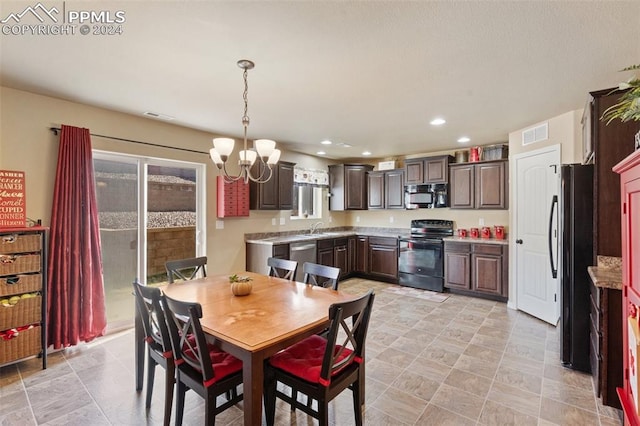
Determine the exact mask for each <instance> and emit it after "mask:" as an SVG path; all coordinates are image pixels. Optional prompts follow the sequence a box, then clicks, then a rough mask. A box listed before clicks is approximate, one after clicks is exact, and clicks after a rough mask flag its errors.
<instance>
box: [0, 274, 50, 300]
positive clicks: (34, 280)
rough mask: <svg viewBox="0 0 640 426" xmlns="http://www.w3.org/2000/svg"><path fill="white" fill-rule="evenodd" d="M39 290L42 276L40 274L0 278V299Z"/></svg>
mask: <svg viewBox="0 0 640 426" xmlns="http://www.w3.org/2000/svg"><path fill="white" fill-rule="evenodd" d="M41 289H42V276H41V275H40V274H32V275H11V276H8V277H0V297H2V296H7V295H13V294H20V293H30V292H32V291H39V290H41Z"/></svg>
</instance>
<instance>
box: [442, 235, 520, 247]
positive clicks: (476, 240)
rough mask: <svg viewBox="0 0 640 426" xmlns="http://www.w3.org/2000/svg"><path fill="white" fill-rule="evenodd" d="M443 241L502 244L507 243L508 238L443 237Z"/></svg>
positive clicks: (505, 244) (506, 244)
mask: <svg viewBox="0 0 640 426" xmlns="http://www.w3.org/2000/svg"><path fill="white" fill-rule="evenodd" d="M443 240H444V241H449V242H452V243H473V244H499V245H503V246H508V245H509V240H498V239H495V238H471V237H455V236H454V237H444V238H443Z"/></svg>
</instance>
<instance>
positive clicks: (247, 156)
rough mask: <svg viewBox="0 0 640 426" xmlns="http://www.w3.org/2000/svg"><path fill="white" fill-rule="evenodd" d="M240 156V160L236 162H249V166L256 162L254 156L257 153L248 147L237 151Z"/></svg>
mask: <svg viewBox="0 0 640 426" xmlns="http://www.w3.org/2000/svg"><path fill="white" fill-rule="evenodd" d="M238 154H239V156H240V161H239V162H238V164H240V165H242V164H249V165H250V166H252V165H253V163H255V162H256V158H257V156H258V153H257V152H255V151H252V150H250V149H247V150H244V149H243V150H242V151H240V152H239V153H238Z"/></svg>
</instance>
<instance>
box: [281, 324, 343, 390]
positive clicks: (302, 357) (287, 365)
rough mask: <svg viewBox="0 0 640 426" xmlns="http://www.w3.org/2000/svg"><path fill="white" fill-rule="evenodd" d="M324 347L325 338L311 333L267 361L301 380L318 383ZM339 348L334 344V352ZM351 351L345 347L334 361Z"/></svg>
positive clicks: (339, 359) (325, 343)
mask: <svg viewBox="0 0 640 426" xmlns="http://www.w3.org/2000/svg"><path fill="white" fill-rule="evenodd" d="M326 347H327V339H325V338H323V337H320V336H318V335H313V336H310V337H307V338H306V339H304V340H302V341H301V342H298V343H296V344H294V345H292V346H289V347H288V348H287V349H285V350H283V351H280V352H278V353H277V354H275V355H273V356H272V357H271V358H270V359H269V363H270V364H271V365H272V366H274V367H276V368H279V369H281V370H283V371H286V372H287V373H289V374H292V375H294V376H296V377H299V378H301V379H303V380H306V381H308V382H311V383H319V379H320V370H322V359H323V358H324V352H325V350H326ZM340 348H341V346H337V345H336V347H335V352H334V353H336V352H338V351H339V350H340ZM352 352H353V351H352V350H351V349H349V348H345V349H344V351H343V352H342V353H341V354H340V356H339V357H338V359H337V360H336V362H338V361H341V360H343V359H344V358H347V357H348V356H349V355H350V354H351V353H352ZM347 365H349V364H347ZM347 365H345V366H344V367H342V368H341V369H340V370H338V371H336V372H334V373H333V375H334V376H335V375H336V374H338V373H339V372H340V371H341V370H343V369H344V368H345V367H347Z"/></svg>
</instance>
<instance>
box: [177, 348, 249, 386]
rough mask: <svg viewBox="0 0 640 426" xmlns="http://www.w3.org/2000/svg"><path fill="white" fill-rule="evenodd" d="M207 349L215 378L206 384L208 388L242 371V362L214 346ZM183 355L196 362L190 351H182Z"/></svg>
mask: <svg viewBox="0 0 640 426" xmlns="http://www.w3.org/2000/svg"><path fill="white" fill-rule="evenodd" d="M207 348H208V349H209V357H211V365H212V366H213V373H214V375H215V377H214V378H213V380H211V381H209V382H208V383H207V384H208V385H209V386H210V385H212V384H213V383H216V382H217V381H219V380H222V379H224V378H225V377H227V376H229V375H231V374H234V373H237V372H238V371H240V370H242V361H240V360H239V359H238V358H236V357H235V356H233V355H231V354H230V353H227V352H225V351H223V350H220V349H218V348H217V347H215V346H214V345H207ZM184 355H185V356H188V357H189V358H191V359H192V360H194V361H195V360H196V358H195V356H194V353H193V351H192V350H191V349H187V350H185V351H184Z"/></svg>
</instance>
